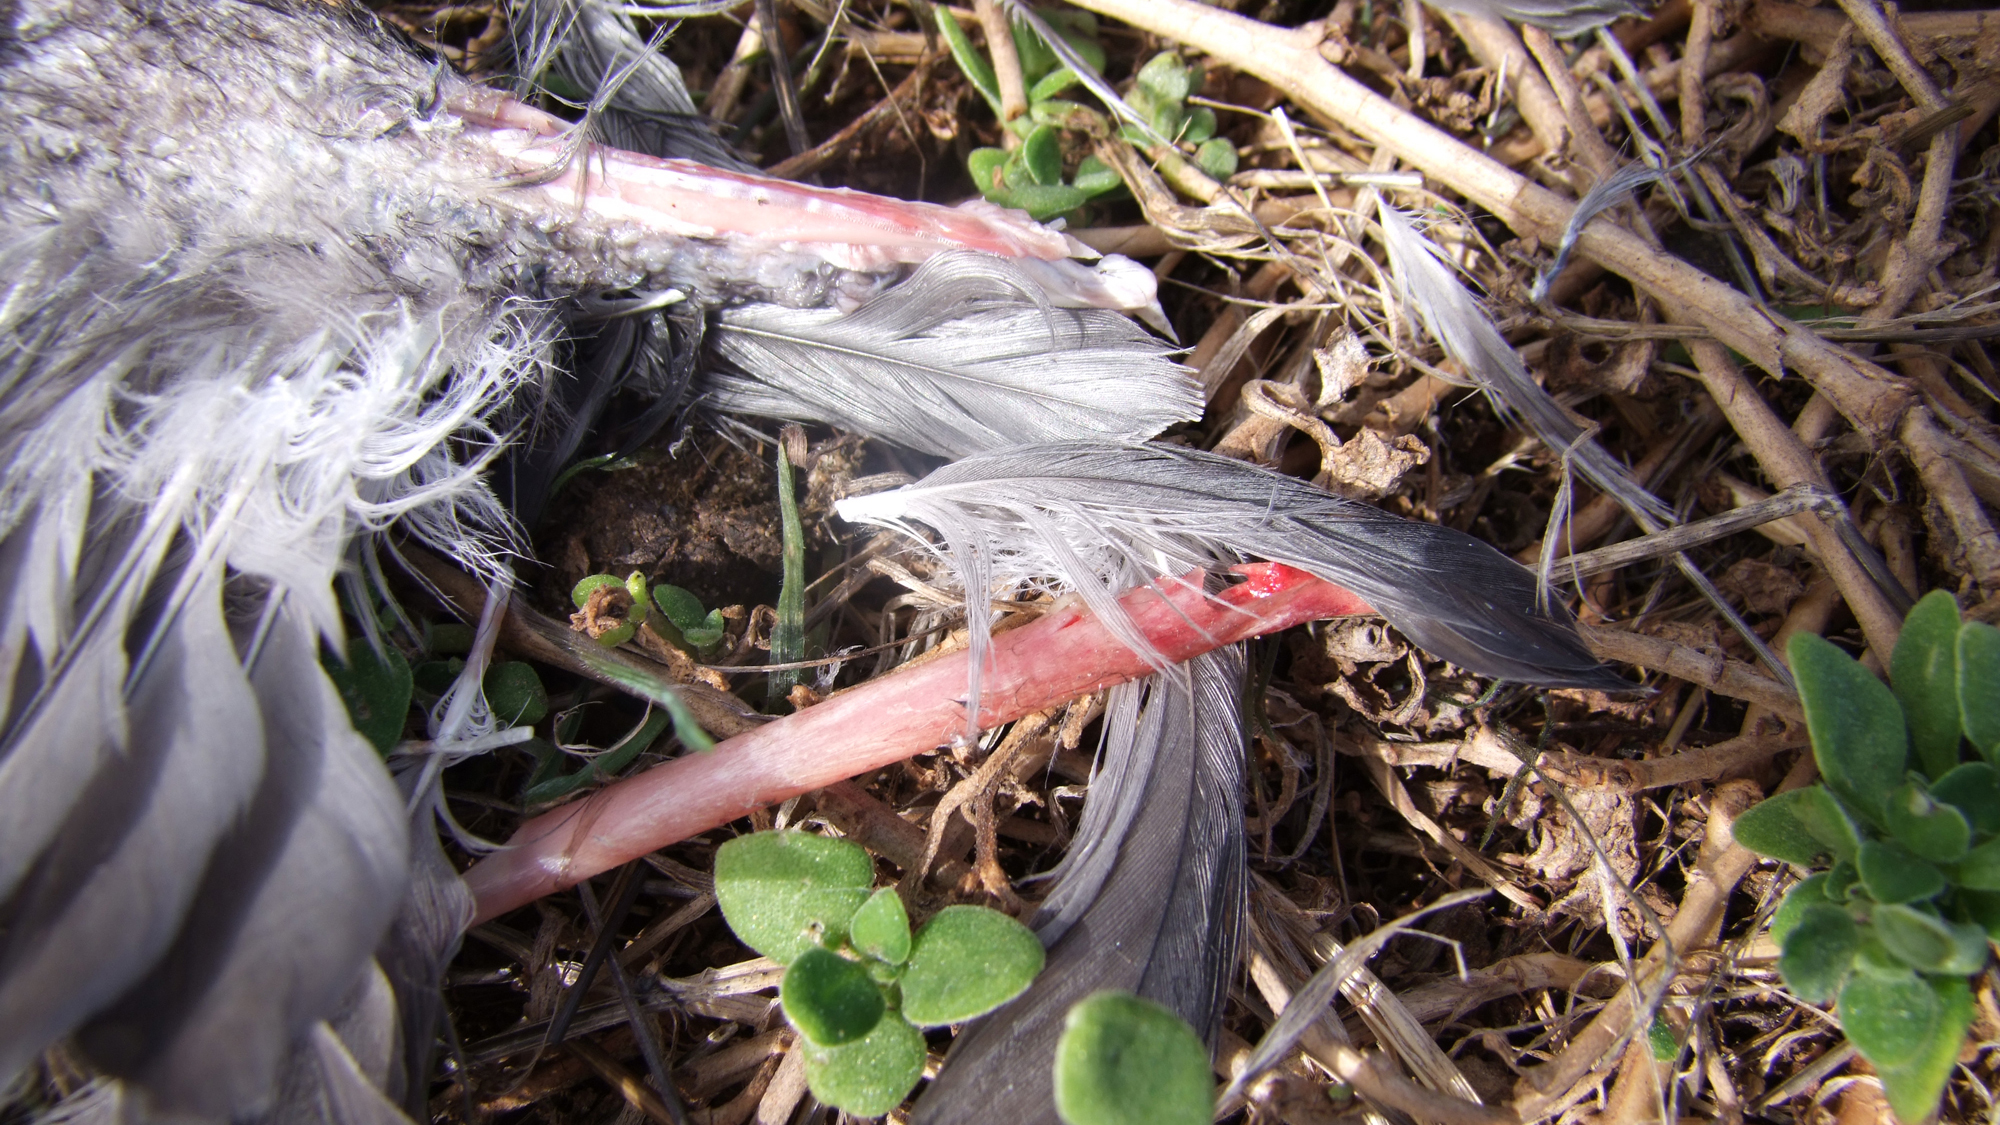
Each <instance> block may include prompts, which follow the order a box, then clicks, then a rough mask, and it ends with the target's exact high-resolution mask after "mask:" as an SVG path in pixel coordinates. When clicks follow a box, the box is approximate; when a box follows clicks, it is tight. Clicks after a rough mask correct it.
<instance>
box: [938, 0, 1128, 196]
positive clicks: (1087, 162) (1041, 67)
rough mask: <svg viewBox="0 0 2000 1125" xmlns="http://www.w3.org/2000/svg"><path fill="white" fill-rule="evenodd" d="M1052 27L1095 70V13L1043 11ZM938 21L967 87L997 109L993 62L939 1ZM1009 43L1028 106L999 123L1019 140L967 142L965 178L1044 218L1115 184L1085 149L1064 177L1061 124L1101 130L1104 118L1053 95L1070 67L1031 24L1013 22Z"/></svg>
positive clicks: (1099, 52)
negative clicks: (983, 144)
mask: <svg viewBox="0 0 2000 1125" xmlns="http://www.w3.org/2000/svg"><path fill="white" fill-rule="evenodd" d="M1043 16H1044V18H1045V19H1048V20H1049V21H1050V22H1051V23H1052V24H1053V25H1054V26H1055V27H1056V29H1057V34H1059V35H1061V36H1062V38H1063V40H1064V41H1065V42H1066V43H1067V44H1068V45H1069V46H1070V47H1071V48H1072V49H1074V50H1075V51H1076V52H1077V53H1078V54H1079V55H1081V56H1082V57H1083V58H1084V60H1085V61H1087V62H1089V63H1090V64H1091V65H1092V66H1094V67H1096V68H1097V69H1098V70H1100V71H1101V70H1103V68H1104V48H1103V47H1100V46H1098V44H1097V39H1096V36H1097V21H1096V18H1095V17H1093V16H1091V15H1090V13H1088V12H1074V11H1061V12H1045V13H1043ZM937 21H938V29H939V31H941V32H942V33H943V34H944V38H945V42H946V43H947V44H948V45H949V46H950V47H951V54H952V58H953V59H955V60H956V61H957V62H958V68H959V70H960V71H961V72H962V73H963V74H964V75H965V77H966V80H967V81H968V82H971V83H972V86H973V88H974V89H976V90H978V91H979V93H980V95H981V96H982V97H984V98H985V99H986V104H987V105H989V106H991V107H992V109H993V115H994V116H995V117H1001V118H1002V120H1003V121H1004V120H1005V118H1004V117H1003V116H1002V111H1001V108H1000V83H999V80H998V79H997V78H996V77H995V76H994V73H993V64H992V63H991V62H989V61H987V59H986V56H984V55H982V54H980V53H979V49H978V48H977V47H974V46H973V45H972V40H971V39H970V38H968V37H967V36H966V34H965V31H964V29H963V28H960V27H959V26H958V20H957V19H955V18H954V17H953V16H952V15H951V13H950V12H948V11H946V10H944V9H943V8H939V9H938V13H937ZM1014 51H1015V54H1016V55H1017V56H1019V58H1020V60H1021V76H1022V79H1023V80H1024V81H1026V82H1027V84H1028V90H1027V94H1028V112H1027V113H1025V114H1023V115H1021V116H1020V117H1017V118H1015V119H1014V120H1012V121H1006V127H1007V128H1008V129H1009V130H1011V131H1012V132H1013V133H1014V134H1015V135H1016V136H1018V137H1020V138H1021V145H1020V147H1018V148H1016V149H1014V150H1013V151H1012V152H1008V151H1005V150H1002V149H997V148H981V149H974V150H973V152H972V154H971V155H970V156H969V157H967V159H966V168H967V170H969V171H970V172H971V173H972V182H973V183H974V184H976V185H977V186H978V188H979V193H980V194H981V195H983V196H985V197H986V198H987V199H988V200H989V201H991V202H993V203H998V204H999V205H1000V206H1002V207H1015V208H1019V209H1020V210H1023V211H1026V212H1027V213H1028V214H1029V215H1030V216H1032V217H1033V218H1035V219H1051V218H1054V217H1055V216H1057V215H1061V214H1066V213H1067V212H1070V211H1074V210H1076V209H1077V208H1078V207H1081V206H1083V205H1084V204H1085V203H1087V202H1089V201H1090V200H1092V199H1094V198H1096V197H1097V196H1100V195H1103V194H1104V193H1106V192H1109V191H1114V190H1116V189H1117V188H1119V187H1120V186H1122V181H1120V180H1119V178H1118V173H1116V172H1114V171H1112V170H1111V169H1110V168H1108V167H1106V166H1105V164H1104V162H1103V161H1101V160H1099V159H1097V158H1096V157H1095V156H1085V157H1083V158H1082V159H1081V160H1080V161H1078V163H1077V165H1076V171H1075V173H1074V174H1073V175H1072V176H1071V177H1070V178H1069V179H1068V181H1067V182H1065V181H1064V178H1063V146H1062V130H1063V129H1066V128H1067V129H1072V130H1077V131H1081V132H1085V133H1095V134H1097V135H1100V136H1101V135H1104V134H1105V133H1106V132H1107V131H1108V127H1107V126H1106V124H1105V121H1104V118H1103V117H1102V116H1101V115H1099V114H1096V113H1093V112H1092V111H1091V110H1089V109H1087V108H1085V107H1084V106H1081V105H1078V104H1077V103H1075V102H1072V101H1068V100H1066V99H1063V98H1060V97H1058V96H1057V95H1059V94H1061V93H1063V92H1065V91H1067V90H1068V89H1069V88H1070V87H1072V86H1074V85H1076V84H1077V82H1078V79H1077V76H1076V72H1075V71H1073V70H1071V69H1069V68H1068V67H1066V66H1064V65H1062V62H1061V60H1059V59H1058V58H1056V55H1055V52H1054V51H1051V50H1049V48H1048V46H1047V45H1046V44H1044V43H1043V42H1042V40H1041V37H1040V36H1038V35H1036V34H1035V33H1034V32H1033V31H1031V30H1029V29H1027V28H1025V27H1022V26H1021V25H1019V24H1015V25H1014Z"/></svg>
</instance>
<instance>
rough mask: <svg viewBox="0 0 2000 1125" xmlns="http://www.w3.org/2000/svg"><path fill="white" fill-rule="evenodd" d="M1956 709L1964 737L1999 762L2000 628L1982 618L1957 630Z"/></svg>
mask: <svg viewBox="0 0 2000 1125" xmlns="http://www.w3.org/2000/svg"><path fill="white" fill-rule="evenodd" d="M1958 713H1959V721H1960V723H1962V724H1963V726H1964V728H1965V737H1967V738H1969V739H1971V740H1972V745H1973V746H1974V747H1975V748H1977V749H1978V751H1979V752H1980V753H1981V754H1982V755H1984V756H1985V757H1986V760H1987V761H1989V762H1992V763H1994V764H1995V765H2000V629H1995V628H1994V627H1993V626H1991V625H1987V624H1985V623H1983V622H1979V621H1968V622H1966V623H1965V624H1964V625H1962V626H1960V627H1959V630H1958Z"/></svg>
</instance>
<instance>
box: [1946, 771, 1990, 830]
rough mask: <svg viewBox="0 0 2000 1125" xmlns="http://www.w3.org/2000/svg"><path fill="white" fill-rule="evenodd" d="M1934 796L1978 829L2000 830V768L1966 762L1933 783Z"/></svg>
mask: <svg viewBox="0 0 2000 1125" xmlns="http://www.w3.org/2000/svg"><path fill="white" fill-rule="evenodd" d="M1931 797H1932V798H1933V799H1935V800H1939V801H1943V802H1944V803H1945V804H1947V805H1950V806H1952V807H1953V808H1955V809H1957V810H1958V811H1959V812H1960V813H1963V814H1964V816H1965V819H1966V820H1967V821H1968V822H1969V823H1971V825H1972V829H1973V831H1975V832H2000V769H1995V768H1994V767H1993V766H1991V765H1989V764H1988V763H1986V762H1966V763H1965V764H1963V765H1961V766H1959V767H1958V768H1957V769H1954V770H1952V771H1951V772H1950V773H1947V774H1945V775H1944V776H1943V777H1940V778H1938V779H1937V780H1936V781H1935V782H1932V783H1931Z"/></svg>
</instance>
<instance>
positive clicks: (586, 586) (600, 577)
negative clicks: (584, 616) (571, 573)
mask: <svg viewBox="0 0 2000 1125" xmlns="http://www.w3.org/2000/svg"><path fill="white" fill-rule="evenodd" d="M624 584H625V580H624V579H623V578H617V577H614V576H612V575H609V574H592V575H587V576H585V578H584V579H583V581H581V582H578V583H577V584H576V585H575V586H573V587H571V588H570V592H569V600H570V601H572V602H575V603H576V608H578V609H582V608H583V607H584V604H585V603H586V602H588V601H590V595H591V594H593V593H595V592H596V591H597V590H598V588H599V587H602V586H623V585H624Z"/></svg>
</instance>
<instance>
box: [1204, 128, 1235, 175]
mask: <svg viewBox="0 0 2000 1125" xmlns="http://www.w3.org/2000/svg"><path fill="white" fill-rule="evenodd" d="M1194 162H1195V163H1196V164H1199V165H1201V170H1202V171H1204V172H1207V173H1208V174H1209V175H1211V176H1214V177H1215V178H1216V179H1218V180H1226V179H1228V178H1229V177H1231V176H1233V175H1235V174H1236V146H1235V145H1233V144H1230V143H1229V142H1228V141H1227V140H1224V139H1223V138H1221V137H1212V138H1210V139H1208V140H1205V141H1203V142H1201V147H1200V148H1198V149H1195V150H1194Z"/></svg>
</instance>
